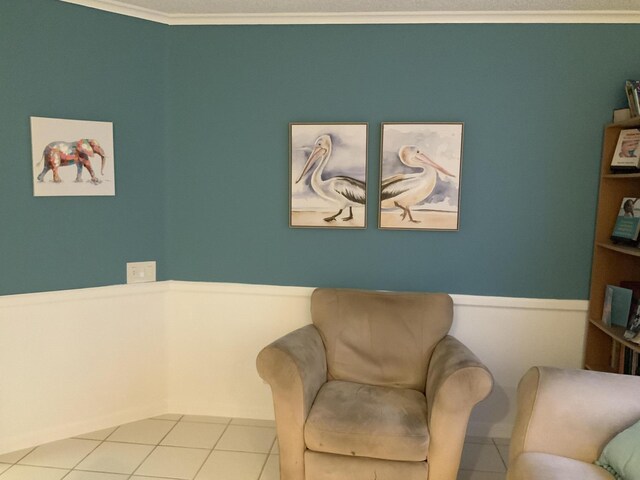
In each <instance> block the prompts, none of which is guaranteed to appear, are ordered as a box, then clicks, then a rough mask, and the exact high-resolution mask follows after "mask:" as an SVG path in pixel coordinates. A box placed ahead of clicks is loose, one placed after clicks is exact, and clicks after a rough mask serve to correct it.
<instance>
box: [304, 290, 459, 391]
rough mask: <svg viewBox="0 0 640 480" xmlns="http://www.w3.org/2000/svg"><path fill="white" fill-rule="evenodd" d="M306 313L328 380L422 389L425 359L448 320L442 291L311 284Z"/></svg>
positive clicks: (448, 306)
mask: <svg viewBox="0 0 640 480" xmlns="http://www.w3.org/2000/svg"><path fill="white" fill-rule="evenodd" d="M311 317H312V321H313V324H314V325H315V326H316V328H317V329H318V331H319V332H320V336H321V337H322V341H323V342H324V346H325V349H326V353H327V377H328V379H329V380H345V381H351V382H357V383H365V384H369V385H379V386H385V387H399V388H411V389H414V390H419V391H421V392H424V389H425V382H426V378H427V368H428V366H429V360H430V358H431V354H432V352H433V349H434V348H435V346H436V344H437V343H438V342H439V341H440V340H442V338H444V336H445V335H446V334H447V333H448V332H449V329H450V328H451V322H452V320H453V301H452V300H451V297H450V296H449V295H446V294H443V293H393V292H369V291H362V290H342V289H327V288H319V289H316V290H315V291H314V292H313V294H312V296H311Z"/></svg>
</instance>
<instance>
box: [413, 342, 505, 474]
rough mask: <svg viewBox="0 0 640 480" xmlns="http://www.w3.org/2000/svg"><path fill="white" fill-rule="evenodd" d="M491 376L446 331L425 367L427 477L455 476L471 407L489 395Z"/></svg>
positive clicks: (491, 385)
mask: <svg viewBox="0 0 640 480" xmlns="http://www.w3.org/2000/svg"><path fill="white" fill-rule="evenodd" d="M492 387H493V377H492V376H491V373H490V372H489V370H488V369H487V367H485V366H484V365H483V364H482V363H481V362H480V360H478V358H477V357H476V356H475V355H474V354H473V353H472V352H471V350H469V349H468V348H467V347H465V346H464V345H463V344H462V343H461V342H460V341H458V340H456V339H455V338H453V337H451V336H449V335H447V336H446V337H444V338H443V339H442V340H441V341H440V342H439V343H438V345H436V348H435V349H434V351H433V355H432V357H431V361H430V362H429V369H428V371H427V385H426V391H425V394H426V397H427V415H428V425H429V434H430V437H431V438H430V441H429V452H428V455H427V460H428V462H429V478H437V479H439V480H455V478H456V475H457V473H458V467H459V465H460V457H461V455H462V447H463V445H464V438H465V434H466V431H467V424H468V422H469V416H470V415H471V410H472V409H473V407H474V406H475V405H476V404H477V403H478V402H480V401H481V400H483V399H484V398H486V397H487V395H489V393H490V392H491V389H492Z"/></svg>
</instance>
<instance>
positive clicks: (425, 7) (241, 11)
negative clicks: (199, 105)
mask: <svg viewBox="0 0 640 480" xmlns="http://www.w3.org/2000/svg"><path fill="white" fill-rule="evenodd" d="M62 1H64V2H68V3H75V4H79V5H85V6H88V7H92V8H98V9H101V10H107V11H111V12H114V13H120V14H124V15H130V16H135V17H139V18H145V19H147V20H152V21H157V22H161V23H167V24H172V25H177V24H214V23H240V24H242V23H450V22H454V23H459V22H463V23H468V22H473V23H484V22H489V23H507V22H516V23H521V22H526V23H640V0H62Z"/></svg>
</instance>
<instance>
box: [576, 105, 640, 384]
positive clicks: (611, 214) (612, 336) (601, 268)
mask: <svg viewBox="0 0 640 480" xmlns="http://www.w3.org/2000/svg"><path fill="white" fill-rule="evenodd" d="M625 128H640V118H634V119H631V120H625V121H624V122H619V123H612V124H609V125H607V126H605V129H604V138H603V146H602V160H601V166H600V188H599V192H598V209H597V212H596V232H595V245H594V248H593V264H592V270H591V292H590V297H589V321H588V322H587V332H586V339H585V351H584V367H585V368H587V369H589V370H598V371H602V372H619V373H622V367H623V365H621V364H622V363H624V351H625V349H628V350H629V351H630V352H632V355H635V356H636V357H637V356H638V354H639V353H640V345H636V344H634V343H631V342H629V341H627V340H625V339H624V337H623V335H624V328H622V327H616V326H607V325H605V324H603V323H602V321H601V318H602V309H603V306H604V294H605V288H606V286H607V285H620V282H621V281H624V280H631V281H640V248H635V247H628V246H624V245H620V244H615V243H613V242H612V241H611V240H610V236H611V232H612V231H613V227H614V225H615V222H616V218H617V216H618V211H619V209H620V204H621V203H622V199H623V198H624V197H634V198H635V197H640V173H624V174H612V173H611V172H610V170H609V166H610V164H611V158H612V157H613V153H614V151H615V148H616V144H617V142H618V136H619V134H620V131H621V130H623V129H625ZM619 352H622V353H619Z"/></svg>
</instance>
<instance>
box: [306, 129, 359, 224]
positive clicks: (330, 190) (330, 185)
mask: <svg viewBox="0 0 640 480" xmlns="http://www.w3.org/2000/svg"><path fill="white" fill-rule="evenodd" d="M330 156H331V137H330V136H329V135H321V136H319V137H318V139H317V140H316V142H315V144H314V146H313V151H312V152H311V154H310V155H309V158H308V159H307V163H306V164H305V166H304V168H303V169H302V173H301V174H300V176H299V177H298V180H296V183H298V182H299V181H300V180H302V178H303V177H304V176H305V175H306V174H307V173H308V172H309V170H311V168H312V167H313V166H314V164H315V165H316V166H315V170H314V171H313V174H312V175H311V188H312V189H313V191H314V192H315V193H317V194H318V195H319V196H320V197H322V198H324V199H325V200H328V201H329V202H332V203H335V204H338V206H339V208H340V210H338V213H336V214H335V215H332V216H330V217H326V218H325V219H324V221H325V222H333V221H335V219H336V217H337V216H338V215H340V214H341V213H342V211H343V210H344V209H345V208H347V207H349V216H348V217H344V218H343V219H342V220H343V221H345V222H346V221H348V220H351V219H353V207H354V205H355V206H357V205H364V202H365V183H364V182H361V181H360V180H356V179H355V178H351V177H346V176H343V175H340V176H337V177H331V178H329V179H327V180H324V179H323V178H322V172H323V171H324V168H325V167H326V166H327V163H329V157H330Z"/></svg>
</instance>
